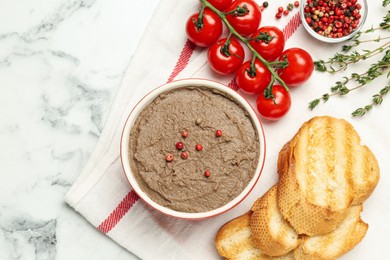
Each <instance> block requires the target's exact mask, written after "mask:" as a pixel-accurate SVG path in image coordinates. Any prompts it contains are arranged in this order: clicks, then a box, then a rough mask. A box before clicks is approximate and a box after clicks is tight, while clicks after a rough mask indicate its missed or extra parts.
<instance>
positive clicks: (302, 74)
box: [278, 48, 314, 87]
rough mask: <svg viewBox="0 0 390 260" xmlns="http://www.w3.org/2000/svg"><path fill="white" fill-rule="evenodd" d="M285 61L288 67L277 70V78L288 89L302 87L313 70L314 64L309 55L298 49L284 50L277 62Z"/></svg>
mask: <svg viewBox="0 0 390 260" xmlns="http://www.w3.org/2000/svg"><path fill="white" fill-rule="evenodd" d="M284 59H286V60H287V61H288V66H287V67H285V68H281V69H278V74H279V77H280V78H281V79H282V80H283V81H284V82H285V83H286V84H287V86H289V87H296V86H299V85H302V84H303V83H304V82H305V81H306V80H308V79H309V78H310V76H311V74H312V72H313V70H314V62H313V59H312V57H311V56H310V54H309V53H308V52H307V51H305V50H302V49H300V48H291V49H287V50H285V51H284V52H283V53H282V55H281V56H280V58H279V60H284Z"/></svg>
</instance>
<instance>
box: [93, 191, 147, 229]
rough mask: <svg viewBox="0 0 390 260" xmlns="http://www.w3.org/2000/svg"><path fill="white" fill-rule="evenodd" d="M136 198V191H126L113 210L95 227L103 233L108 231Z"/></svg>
mask: <svg viewBox="0 0 390 260" xmlns="http://www.w3.org/2000/svg"><path fill="white" fill-rule="evenodd" d="M138 199H139V197H138V195H137V193H135V192H134V191H133V190H132V191H130V192H129V193H127V195H126V197H125V198H124V199H123V200H122V201H121V202H120V203H119V205H118V206H117V207H116V208H115V210H114V211H113V212H111V214H110V216H108V217H107V218H106V219H105V220H104V221H103V222H102V223H101V224H100V225H99V226H98V227H97V229H98V230H100V231H101V232H103V233H105V234H106V233H108V232H110V230H111V229H113V228H114V227H115V226H116V224H118V222H119V221H120V220H121V219H122V217H123V216H124V215H125V214H126V213H127V212H128V211H129V210H130V209H131V207H132V206H133V205H134V203H135V202H136V201H137V200H138Z"/></svg>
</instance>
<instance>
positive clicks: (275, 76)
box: [199, 0, 289, 91]
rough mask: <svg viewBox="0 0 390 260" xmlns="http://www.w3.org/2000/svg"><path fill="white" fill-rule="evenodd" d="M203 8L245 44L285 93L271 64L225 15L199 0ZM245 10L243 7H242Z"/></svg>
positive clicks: (283, 84) (285, 86)
mask: <svg viewBox="0 0 390 260" xmlns="http://www.w3.org/2000/svg"><path fill="white" fill-rule="evenodd" d="M199 1H200V2H201V3H202V5H203V6H204V7H207V8H209V9H210V10H212V11H213V12H214V13H216V14H217V15H218V16H219V18H220V19H221V20H222V22H223V23H224V24H225V25H226V27H227V28H228V29H229V31H230V33H232V34H233V35H234V36H236V37H237V38H238V39H239V40H240V41H241V42H242V43H244V44H245V46H246V47H248V49H249V50H250V51H251V52H252V54H253V56H254V57H256V58H257V59H258V60H260V61H261V62H262V63H263V64H264V66H265V67H266V68H267V69H268V70H269V71H270V72H271V74H272V82H274V81H275V80H276V81H278V82H279V83H280V85H282V86H283V87H284V88H285V89H286V90H287V91H289V88H288V87H287V85H286V83H284V81H283V80H282V79H281V78H280V77H279V75H278V74H277V73H276V72H275V70H274V69H273V68H272V63H270V62H268V61H267V60H265V59H264V58H263V57H262V56H261V55H260V54H259V53H258V52H257V51H256V50H255V49H254V48H253V47H252V46H251V45H250V44H249V41H248V39H246V38H245V37H243V36H242V35H241V34H239V33H238V32H237V31H236V30H235V29H234V28H233V26H232V25H231V24H230V23H229V21H228V20H227V19H226V14H225V13H223V12H221V11H219V10H218V9H217V8H215V7H214V6H212V5H211V4H210V3H209V2H208V1H207V0H199ZM243 9H245V7H243Z"/></svg>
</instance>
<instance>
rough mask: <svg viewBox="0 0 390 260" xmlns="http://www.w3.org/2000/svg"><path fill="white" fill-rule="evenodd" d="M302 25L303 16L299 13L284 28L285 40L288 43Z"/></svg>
mask: <svg viewBox="0 0 390 260" xmlns="http://www.w3.org/2000/svg"><path fill="white" fill-rule="evenodd" d="M301 24H302V21H301V16H300V15H299V12H298V13H296V14H295V15H294V16H293V17H292V18H291V20H290V21H289V22H288V24H287V25H286V26H285V27H284V28H283V30H282V31H283V34H284V40H285V41H287V40H288V39H289V38H290V37H291V36H292V35H293V34H294V33H295V31H296V30H297V29H298V27H299V26H300V25H301Z"/></svg>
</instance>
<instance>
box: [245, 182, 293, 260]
mask: <svg viewBox="0 0 390 260" xmlns="http://www.w3.org/2000/svg"><path fill="white" fill-rule="evenodd" d="M276 193H277V185H274V186H273V187H271V188H270V189H269V190H268V191H267V192H266V193H265V194H264V195H263V196H262V197H261V198H259V199H258V200H257V201H256V202H255V203H254V205H253V207H252V211H253V213H252V216H251V218H250V227H251V231H252V239H253V243H254V245H255V246H256V247H258V248H259V249H260V250H261V251H262V252H264V253H265V254H267V255H270V256H281V255H285V254H287V253H288V252H290V251H291V250H293V249H295V248H296V247H297V246H298V234H297V233H296V232H295V230H294V229H293V228H292V227H291V226H290V224H289V223H288V222H287V221H286V220H285V219H284V218H283V217H282V215H281V214H280V212H279V209H278V206H277V202H276Z"/></svg>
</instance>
